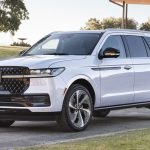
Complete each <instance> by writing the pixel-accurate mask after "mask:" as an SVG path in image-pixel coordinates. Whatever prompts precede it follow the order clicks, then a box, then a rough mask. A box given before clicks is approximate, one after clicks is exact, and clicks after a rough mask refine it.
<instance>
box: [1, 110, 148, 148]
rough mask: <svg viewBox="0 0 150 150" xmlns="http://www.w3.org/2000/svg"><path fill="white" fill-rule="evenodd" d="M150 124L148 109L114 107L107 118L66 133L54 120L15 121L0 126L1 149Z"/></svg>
mask: <svg viewBox="0 0 150 150" xmlns="http://www.w3.org/2000/svg"><path fill="white" fill-rule="evenodd" d="M149 127H150V110H149V109H126V110H118V111H113V112H111V114H110V115H109V116H108V117H107V118H104V119H93V120H92V123H91V124H90V126H89V128H88V129H87V130H86V131H83V132H82V134H81V133H80V132H79V133H65V132H62V131H60V130H59V129H58V127H57V124H56V123H55V122H16V123H15V124H14V125H13V126H12V127H10V128H8V129H2V128H0V149H1V150H4V149H5V150H8V149H11V150H12V149H14V148H18V147H26V146H34V145H41V144H47V143H49V144H51V143H55V142H59V141H62V140H63V141H64V140H68V139H76V138H82V137H83V138H84V137H88V136H94V135H97V134H99V135H103V134H107V133H113V132H120V131H126V130H132V129H140V128H149Z"/></svg>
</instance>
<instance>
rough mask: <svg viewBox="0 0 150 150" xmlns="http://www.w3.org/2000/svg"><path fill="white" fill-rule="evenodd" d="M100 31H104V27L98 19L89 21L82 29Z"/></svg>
mask: <svg viewBox="0 0 150 150" xmlns="http://www.w3.org/2000/svg"><path fill="white" fill-rule="evenodd" d="M98 29H102V25H101V23H100V21H99V20H97V19H96V18H91V19H89V20H88V22H87V23H86V26H85V27H83V28H81V30H98Z"/></svg>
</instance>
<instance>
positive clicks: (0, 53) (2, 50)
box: [0, 46, 26, 58]
mask: <svg viewBox="0 0 150 150" xmlns="http://www.w3.org/2000/svg"><path fill="white" fill-rule="evenodd" d="M24 49H26V48H25V47H15V46H0V58H6V57H13V56H17V55H18V54H19V52H20V51H22V50H24Z"/></svg>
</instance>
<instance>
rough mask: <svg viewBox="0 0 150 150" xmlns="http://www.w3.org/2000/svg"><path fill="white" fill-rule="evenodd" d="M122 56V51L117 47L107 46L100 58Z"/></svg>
mask: <svg viewBox="0 0 150 150" xmlns="http://www.w3.org/2000/svg"><path fill="white" fill-rule="evenodd" d="M119 56H120V51H119V50H117V49H115V48H111V47H110V48H107V49H105V50H104V51H103V52H102V53H100V54H99V59H103V58H117V57H119Z"/></svg>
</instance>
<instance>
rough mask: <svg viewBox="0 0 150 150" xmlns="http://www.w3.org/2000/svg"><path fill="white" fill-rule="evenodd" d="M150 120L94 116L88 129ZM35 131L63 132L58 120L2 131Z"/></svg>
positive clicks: (149, 120)
mask: <svg viewBox="0 0 150 150" xmlns="http://www.w3.org/2000/svg"><path fill="white" fill-rule="evenodd" d="M147 121H148V122H150V116H108V117H106V118H93V119H92V121H91V123H90V126H89V128H87V130H85V131H84V132H86V131H90V130H92V131H94V130H105V129H108V128H110V129H112V128H121V127H123V126H124V127H128V128H130V126H135V127H136V126H137V125H138V124H141V123H142V124H144V123H145V122H147ZM1 131H2V132H6V131H7V132H11V131H16V132H28V133H30V132H32V134H33V133H34V132H35V133H36V134H37V133H58V132H60V133H61V132H63V131H62V130H61V129H60V128H59V127H58V125H57V123H56V122H27V121H26V122H16V123H15V124H14V125H13V126H11V127H10V128H7V129H6V128H5V129H3V130H2V128H0V132H1Z"/></svg>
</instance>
